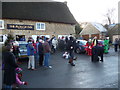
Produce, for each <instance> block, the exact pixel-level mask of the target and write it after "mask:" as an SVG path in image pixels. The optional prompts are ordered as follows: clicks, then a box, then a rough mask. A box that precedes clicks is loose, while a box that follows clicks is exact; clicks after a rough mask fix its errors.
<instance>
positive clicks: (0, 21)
mask: <svg viewBox="0 0 120 90" xmlns="http://www.w3.org/2000/svg"><path fill="white" fill-rule="evenodd" d="M0 29H4V20H0Z"/></svg>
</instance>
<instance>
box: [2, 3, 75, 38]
mask: <svg viewBox="0 0 120 90" xmlns="http://www.w3.org/2000/svg"><path fill="white" fill-rule="evenodd" d="M0 22H1V23H2V24H0V25H2V26H0V27H1V30H0V34H8V33H13V34H14V36H15V37H16V38H17V37H19V38H22V37H25V39H26V40H27V39H28V37H30V36H33V37H34V38H35V37H37V36H39V35H44V36H48V37H51V36H52V35H55V36H56V37H58V35H69V34H74V33H75V24H76V20H75V18H74V17H73V15H72V14H71V12H70V10H69V8H68V7H67V4H66V3H64V2H2V19H1V20H0Z"/></svg>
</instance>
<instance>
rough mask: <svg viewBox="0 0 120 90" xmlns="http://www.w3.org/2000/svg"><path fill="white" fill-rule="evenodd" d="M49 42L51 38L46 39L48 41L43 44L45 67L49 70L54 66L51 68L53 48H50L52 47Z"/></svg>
mask: <svg viewBox="0 0 120 90" xmlns="http://www.w3.org/2000/svg"><path fill="white" fill-rule="evenodd" d="M48 42H49V38H46V41H45V43H44V44H43V49H44V66H45V67H48V68H52V66H49V60H50V52H51V48H50V45H49V43H48Z"/></svg>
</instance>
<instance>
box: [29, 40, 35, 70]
mask: <svg viewBox="0 0 120 90" xmlns="http://www.w3.org/2000/svg"><path fill="white" fill-rule="evenodd" d="M27 55H28V56H29V61H28V70H30V69H32V70H36V69H35V60H34V47H33V44H32V41H31V40H28V45H27Z"/></svg>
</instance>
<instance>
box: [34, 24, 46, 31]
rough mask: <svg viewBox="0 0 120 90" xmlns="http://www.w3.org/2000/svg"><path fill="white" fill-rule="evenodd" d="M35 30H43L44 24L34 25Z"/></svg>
mask: <svg viewBox="0 0 120 90" xmlns="http://www.w3.org/2000/svg"><path fill="white" fill-rule="evenodd" d="M36 30H45V23H36Z"/></svg>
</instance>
